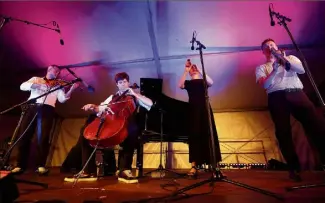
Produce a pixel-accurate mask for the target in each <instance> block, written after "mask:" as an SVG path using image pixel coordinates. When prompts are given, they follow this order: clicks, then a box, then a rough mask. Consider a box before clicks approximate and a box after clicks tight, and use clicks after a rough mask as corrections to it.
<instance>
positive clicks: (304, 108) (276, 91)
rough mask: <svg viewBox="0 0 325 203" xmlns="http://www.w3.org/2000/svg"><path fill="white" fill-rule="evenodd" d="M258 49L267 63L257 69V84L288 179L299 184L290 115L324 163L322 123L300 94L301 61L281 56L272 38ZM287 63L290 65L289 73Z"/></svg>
mask: <svg viewBox="0 0 325 203" xmlns="http://www.w3.org/2000/svg"><path fill="white" fill-rule="evenodd" d="M261 49H262V51H263V54H264V55H265V58H266V62H265V64H262V65H260V66H258V67H257V68H256V82H257V83H258V84H259V85H261V86H262V87H263V88H264V89H265V90H266V93H267V95H268V107H269V111H270V114H271V118H272V120H273V123H274V125H275V135H276V138H277V140H278V142H279V147H280V150H281V152H282V154H283V156H284V158H285V160H286V162H287V164H288V168H289V178H290V179H292V180H295V181H300V180H301V177H300V175H299V172H300V170H301V169H300V163H299V159H298V156H297V153H296V151H295V147H294V143H293V140H292V134H291V125H290V115H292V116H294V118H296V119H297V120H298V121H300V122H301V124H302V125H303V127H304V129H305V131H306V133H308V135H309V137H310V141H312V142H313V145H314V146H315V147H316V148H318V150H319V152H320V157H321V160H322V162H323V163H325V150H324V149H325V148H324V147H322V146H321V145H323V144H324V143H325V137H324V136H325V120H324V118H323V117H322V116H321V115H319V114H318V113H317V112H316V108H315V106H314V105H313V104H312V102H311V101H310V100H309V99H308V97H307V96H306V94H305V93H304V91H303V85H302V83H301V81H300V79H299V78H298V75H297V74H304V73H305V70H304V67H303V66H302V63H301V61H300V60H299V59H298V58H297V57H295V56H293V55H289V56H286V55H285V53H282V52H281V51H280V50H279V49H278V47H277V45H276V43H275V41H274V40H273V39H266V40H264V41H263V42H262V45H261ZM271 50H273V52H275V53H274V54H273V53H272V51H271ZM276 56H278V57H276ZM286 61H287V62H289V63H290V68H289V69H288V70H286V66H285V64H286Z"/></svg>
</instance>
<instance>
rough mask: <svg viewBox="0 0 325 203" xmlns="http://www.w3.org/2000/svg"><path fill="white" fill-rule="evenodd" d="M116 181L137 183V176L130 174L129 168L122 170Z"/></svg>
mask: <svg viewBox="0 0 325 203" xmlns="http://www.w3.org/2000/svg"><path fill="white" fill-rule="evenodd" d="M118 181H120V182H124V183H138V182H139V181H138V178H137V177H134V176H133V175H132V172H131V171H130V170H124V171H122V172H120V173H119V174H118Z"/></svg>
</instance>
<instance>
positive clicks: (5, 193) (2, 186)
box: [0, 171, 19, 203]
mask: <svg viewBox="0 0 325 203" xmlns="http://www.w3.org/2000/svg"><path fill="white" fill-rule="evenodd" d="M18 197H19V190H18V187H17V185H16V181H15V179H14V176H13V175H12V174H10V173H9V172H8V171H0V203H12V202H14V201H15V200H16V199H17V198H18Z"/></svg>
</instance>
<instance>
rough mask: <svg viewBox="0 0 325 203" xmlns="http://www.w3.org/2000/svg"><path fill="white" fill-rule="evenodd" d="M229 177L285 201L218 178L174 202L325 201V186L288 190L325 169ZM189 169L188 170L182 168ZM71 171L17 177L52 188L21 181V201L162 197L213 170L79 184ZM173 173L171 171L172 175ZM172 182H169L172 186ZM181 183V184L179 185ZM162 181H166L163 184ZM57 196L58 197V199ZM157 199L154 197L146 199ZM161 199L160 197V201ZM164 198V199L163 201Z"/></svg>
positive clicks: (237, 173) (232, 173)
mask: <svg viewBox="0 0 325 203" xmlns="http://www.w3.org/2000/svg"><path fill="white" fill-rule="evenodd" d="M224 171H225V173H226V175H227V176H228V179H229V180H233V181H236V182H241V183H244V184H248V185H250V186H254V187H259V188H261V189H265V190H268V191H270V192H273V193H277V194H279V195H280V196H282V197H283V198H284V200H283V201H281V200H278V199H276V198H274V197H270V196H267V195H263V194H260V193H257V192H255V191H251V190H248V189H245V188H242V187H239V186H236V185H233V184H229V183H227V182H216V183H215V187H214V190H213V191H212V192H211V193H210V194H203V193H208V192H210V191H211V187H210V186H209V184H205V185H203V186H201V187H199V188H196V189H193V190H190V191H188V192H186V194H188V195H178V196H177V198H172V199H170V201H173V202H198V201H202V202H203V201H204V202H218V203H226V202H227V203H230V202H240V203H245V202H263V203H270V202H295V203H299V202H301V203H302V202H304V203H306V202H314V203H315V202H319V203H321V202H325V187H319V188H311V189H303V190H301V189H300V190H295V191H291V192H287V191H286V190H285V188H286V187H290V186H296V185H300V184H301V183H302V184H308V183H315V182H318V183H321V180H324V182H325V172H304V173H303V174H302V178H303V179H304V181H303V182H301V183H298V184H297V183H294V182H291V181H290V180H289V179H288V178H287V176H288V175H287V173H286V172H285V171H266V170H261V169H256V170H254V169H250V170H242V169H237V170H236V169H233V170H224ZM178 172H181V173H183V172H184V173H185V172H186V171H178ZM66 175H67V174H61V173H60V172H59V169H57V168H53V169H51V173H50V174H49V175H48V176H47V177H39V176H37V175H36V174H34V173H28V172H27V173H26V174H23V175H20V176H16V178H19V179H24V180H29V181H38V182H43V183H48V184H49V187H48V189H43V188H41V187H38V186H32V185H27V184H23V183H18V184H17V185H18V187H19V191H20V197H19V198H18V199H17V202H24V203H27V202H57V203H59V202H62V203H63V202H69V203H70V202H71V203H79V202H87V201H88V202H137V200H143V199H146V198H155V197H162V196H166V195H168V194H171V193H172V191H175V190H176V189H177V188H178V189H180V188H183V187H185V186H188V185H191V184H194V183H196V182H199V181H202V180H205V179H208V178H209V177H210V174H209V173H207V172H201V173H200V174H199V175H200V176H199V179H197V180H187V179H185V178H177V179H175V178H174V179H173V178H167V177H166V178H163V179H159V178H158V179H154V178H151V177H150V178H149V177H145V178H142V179H140V180H139V184H123V183H118V182H117V178H116V177H114V176H110V177H104V178H102V179H100V180H98V181H97V182H78V183H77V184H76V186H75V188H72V183H67V182H64V181H63V179H64V177H65V176H66ZM168 176H169V175H168ZM168 184H169V186H168ZM177 184H179V186H177ZM161 185H165V188H162V187H161ZM54 200H55V201H54ZM142 202H154V201H142ZM156 202H157V201H156ZM160 202H162V201H160Z"/></svg>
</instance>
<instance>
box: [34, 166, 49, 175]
mask: <svg viewBox="0 0 325 203" xmlns="http://www.w3.org/2000/svg"><path fill="white" fill-rule="evenodd" d="M49 172H50V170H49V169H47V168H45V167H38V169H37V170H36V171H35V173H37V174H38V175H39V176H47V175H48V174H49Z"/></svg>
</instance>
